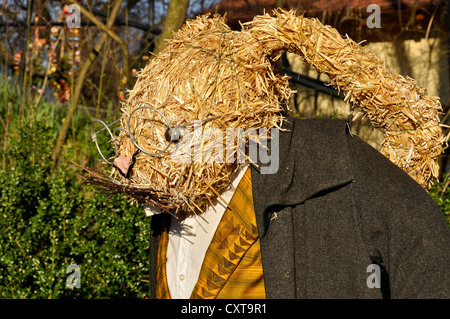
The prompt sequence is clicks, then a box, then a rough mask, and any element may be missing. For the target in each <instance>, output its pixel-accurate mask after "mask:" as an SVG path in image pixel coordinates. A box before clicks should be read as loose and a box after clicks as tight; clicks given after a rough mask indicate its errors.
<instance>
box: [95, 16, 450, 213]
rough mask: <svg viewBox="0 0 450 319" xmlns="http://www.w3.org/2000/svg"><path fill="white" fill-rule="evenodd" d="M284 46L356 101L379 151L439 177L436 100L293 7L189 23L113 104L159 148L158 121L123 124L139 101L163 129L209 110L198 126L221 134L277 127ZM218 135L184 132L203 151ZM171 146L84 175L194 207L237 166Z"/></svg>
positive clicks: (137, 117) (412, 171) (172, 207)
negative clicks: (180, 157)
mask: <svg viewBox="0 0 450 319" xmlns="http://www.w3.org/2000/svg"><path fill="white" fill-rule="evenodd" d="M286 51H290V52H294V53H297V54H299V55H300V56H302V57H303V58H304V59H305V61H306V62H308V63H310V64H311V65H313V66H315V67H316V68H317V69H318V71H319V72H323V73H326V74H328V75H329V76H330V78H331V80H332V83H331V85H333V86H334V87H336V88H337V89H338V90H342V91H343V92H344V93H345V96H346V100H347V101H349V102H350V101H351V102H353V103H354V104H355V105H357V106H358V108H359V109H360V110H361V111H362V113H361V114H360V115H364V116H368V117H369V118H370V120H371V121H372V123H373V125H374V126H375V127H377V128H379V129H380V130H381V131H382V132H383V133H384V136H385V140H384V141H383V143H382V145H381V152H382V153H383V154H385V155H386V156H387V157H388V158H389V159H390V160H391V161H392V162H394V163H395V164H397V165H398V166H399V167H401V168H402V169H404V170H405V171H406V172H407V173H408V174H409V175H410V176H411V177H413V178H414V179H415V180H416V181H417V182H418V183H419V184H421V185H422V186H423V187H425V188H427V187H429V186H430V185H431V184H432V183H433V181H434V179H436V178H437V176H438V164H437V162H436V159H437V157H438V156H439V155H440V154H441V153H442V152H443V149H444V147H445V141H446V138H445V137H444V136H443V134H442V130H441V128H440V126H439V112H440V111H441V105H440V103H439V100H438V98H435V97H430V96H427V95H426V92H425V90H424V89H422V88H420V87H418V85H417V84H416V82H415V81H414V80H413V79H411V78H408V77H403V76H401V75H398V74H394V73H392V72H390V71H389V70H388V69H387V68H386V66H385V64H384V62H383V61H382V60H380V59H379V58H378V57H377V56H375V55H374V54H373V53H372V52H370V51H369V50H367V49H366V48H363V47H362V46H360V45H358V44H357V43H355V42H354V41H352V40H351V39H349V38H343V37H342V36H340V35H339V33H338V31H337V30H336V29H333V28H332V27H330V26H324V25H322V24H321V23H320V21H319V20H317V19H308V18H304V17H302V16H296V14H295V12H293V11H289V12H287V11H275V12H274V15H273V16H270V15H268V14H266V15H262V16H256V17H255V18H254V20H253V21H251V22H248V23H246V24H244V25H243V26H242V30H241V31H240V32H237V31H232V30H230V28H229V27H228V26H227V25H226V23H225V19H224V18H223V17H219V16H214V17H213V18H210V17H209V16H208V15H205V16H200V17H198V18H196V19H194V20H188V21H187V22H186V24H185V25H184V27H183V28H182V29H181V30H179V31H178V32H176V33H175V34H174V35H173V37H172V38H171V39H170V40H169V41H168V44H167V47H166V48H165V49H164V50H163V51H162V52H161V53H160V54H159V55H158V56H155V57H154V58H152V59H151V60H150V62H149V63H148V65H147V66H146V67H145V68H144V69H143V70H141V71H140V72H139V74H138V80H137V82H136V84H135V87H134V88H133V89H132V90H131V91H130V92H129V98H128V99H127V100H126V101H125V102H124V103H123V106H122V112H123V116H122V119H121V127H122V128H125V129H127V128H128V125H129V127H130V131H131V133H132V134H133V136H134V137H135V139H136V142H137V143H138V144H139V145H140V146H141V147H142V148H144V149H146V150H148V151H150V152H157V151H158V150H161V149H163V148H164V145H165V139H164V136H165V135H164V134H165V130H166V126H165V125H164V122H165V119H164V118H163V117H162V116H161V115H160V114H158V113H157V112H154V111H151V110H149V109H141V110H138V111H135V112H134V114H133V116H132V118H131V121H130V123H128V119H129V117H130V114H131V113H132V112H133V111H134V110H136V108H138V107H141V106H151V107H154V108H155V109H157V110H158V111H160V112H161V113H162V114H163V115H164V116H165V118H166V119H167V120H168V121H169V122H170V124H171V125H172V126H180V125H184V124H188V123H192V122H194V121H195V120H204V119H207V118H211V117H213V119H212V120H209V121H205V122H203V123H202V124H201V125H202V128H217V129H220V130H222V131H223V132H225V130H226V129H227V128H242V129H244V130H245V129H249V128H255V129H258V128H267V129H270V128H272V127H277V126H278V125H279V123H280V121H281V120H282V116H281V115H280V114H281V113H280V112H281V111H282V110H283V106H284V105H285V104H286V103H287V101H288V99H289V96H290V93H291V91H290V89H289V82H288V79H289V78H288V77H287V76H284V75H283V74H281V73H279V72H278V70H279V68H278V65H277V63H278V62H277V61H278V60H279V58H280V57H281V55H282V54H283V53H284V52H286ZM360 115H356V116H355V117H356V118H357V117H358V116H360ZM216 116H219V117H216ZM214 117H216V118H214ZM191 129H192V128H191ZM117 142H118V144H119V154H118V155H119V156H131V155H132V154H134V152H135V151H136V147H135V146H134V144H133V143H132V142H131V140H130V137H129V135H128V134H127V132H124V131H122V132H121V134H120V135H119V137H118V138H117ZM225 142H226V141H225V133H224V134H223V139H222V140H217V139H216V140H212V139H211V138H209V139H203V140H202V139H200V142H199V139H198V138H194V135H192V140H191V146H192V149H195V147H201V148H202V149H205V148H208V147H209V148H211V147H214V143H223V144H225ZM196 143H197V144H198V143H200V144H201V145H196ZM174 147H176V144H172V145H171V146H170V147H169V148H168V149H167V151H166V152H164V153H162V154H159V155H154V156H152V155H148V154H145V153H140V154H139V155H138V156H137V157H136V163H135V165H134V168H133V172H132V174H131V178H130V179H125V178H122V177H121V176H120V175H118V174H117V172H116V173H114V177H115V178H117V179H118V180H119V181H120V182H119V183H112V182H108V181H107V178H106V177H105V176H103V177H102V176H101V175H99V174H98V173H93V174H94V175H95V176H97V177H96V178H95V177H92V178H91V179H90V181H91V182H93V183H97V185H100V186H103V187H106V188H109V189H110V190H111V191H113V192H124V193H126V194H128V195H129V196H130V197H132V198H134V199H135V200H138V201H140V202H144V203H150V204H152V205H155V206H158V207H160V208H161V209H163V210H166V211H170V212H175V213H176V212H177V211H179V210H180V209H181V210H183V211H187V212H191V213H199V212H201V211H202V210H203V209H204V208H205V207H206V206H207V205H208V204H209V203H210V202H211V200H212V199H213V198H214V197H216V196H217V194H218V193H219V192H220V191H221V190H223V189H224V188H226V187H227V186H228V185H229V184H230V178H231V175H232V174H233V173H234V172H235V171H236V169H237V167H238V165H237V164H236V163H233V162H232V163H227V162H226V160H225V159H224V162H223V163H219V162H217V161H216V162H214V161H213V162H211V163H207V159H203V160H199V159H197V158H196V156H198V154H196V153H195V152H191V153H190V155H189V156H191V161H190V162H187V163H186V162H185V163H179V162H176V161H173V158H172V151H173V148H174ZM91 172H92V171H91ZM94 175H93V176H94Z"/></svg>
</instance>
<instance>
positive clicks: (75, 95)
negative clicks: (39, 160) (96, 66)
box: [51, 0, 125, 167]
mask: <svg viewBox="0 0 450 319" xmlns="http://www.w3.org/2000/svg"><path fill="white" fill-rule="evenodd" d="M122 1H123V0H116V1H115V2H114V4H113V8H112V10H111V14H110V16H109V19H108V22H107V23H106V27H107V28H109V29H110V28H111V27H112V26H113V25H114V20H115V19H116V17H117V14H118V12H119V9H120V5H121V4H122ZM107 37H108V35H107V34H106V33H103V34H102V35H101V37H100V39H99V40H98V41H97V43H96V44H95V46H94V50H93V52H91V54H90V55H89V57H88V58H87V60H86V61H85V62H84V63H83V66H82V67H81V69H80V73H79V74H78V77H77V81H76V84H75V89H74V92H72V98H71V103H70V106H69V109H68V110H67V114H66V117H65V119H64V122H63V123H62V126H61V129H60V130H59V133H58V137H57V139H56V144H55V148H54V149H53V153H52V158H51V160H52V162H53V167H55V166H56V164H57V162H58V157H59V153H60V152H61V149H62V147H63V145H64V142H65V140H66V136H67V132H68V131H69V126H70V123H71V122H72V117H73V114H74V113H75V110H76V109H77V104H78V100H79V99H80V95H81V89H82V88H83V84H84V79H85V77H86V75H87V73H88V71H89V69H90V67H91V66H92V63H93V62H94V61H95V59H96V57H97V55H98V52H100V50H101V48H102V46H103V44H104V43H105V41H106V38H107ZM124 58H125V57H124Z"/></svg>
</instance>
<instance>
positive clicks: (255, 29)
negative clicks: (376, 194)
mask: <svg viewBox="0 0 450 319" xmlns="http://www.w3.org/2000/svg"><path fill="white" fill-rule="evenodd" d="M244 27H245V28H246V29H247V30H248V31H249V32H250V33H251V34H252V35H253V37H254V38H255V39H256V40H257V41H258V43H260V44H261V45H262V46H263V47H264V48H265V50H267V53H268V54H269V55H271V56H272V57H273V58H278V57H279V56H281V54H282V53H283V52H285V51H290V52H293V53H296V54H298V55H300V56H301V57H303V58H304V60H305V61H306V62H307V63H309V64H311V65H313V66H314V67H316V69H317V70H318V71H319V72H321V73H326V74H328V75H329V76H330V78H331V84H332V85H333V86H334V87H335V88H337V89H338V90H342V91H343V92H344V94H345V100H346V101H350V102H353V103H354V104H355V105H356V106H357V107H359V108H360V109H361V110H362V112H363V113H365V114H367V116H368V117H369V119H370V120H371V122H372V124H373V126H374V127H377V128H379V129H380V130H381V131H382V132H383V134H384V138H385V139H384V141H383V143H382V144H381V146H382V148H381V152H382V153H383V154H384V155H385V156H386V157H388V158H389V159H390V160H391V161H392V162H393V163H395V164H396V165H398V166H399V167H401V168H402V169H403V170H404V171H405V172H407V173H408V174H409V175H410V176H411V177H412V178H414V179H415V180H416V181H417V182H418V183H419V184H421V185H422V186H423V187H424V188H429V187H430V186H431V185H432V184H433V182H434V181H435V180H436V179H437V178H438V176H439V165H438V163H437V157H438V156H439V155H441V154H442V152H443V151H444V149H445V148H446V146H447V145H446V140H447V137H445V136H444V135H443V133H442V129H441V127H440V119H439V112H441V111H442V107H441V104H440V102H439V98H438V97H431V96H427V95H426V90H425V89H423V88H421V87H419V86H418V85H417V83H416V81H415V80H414V79H411V78H409V77H403V76H401V75H399V74H395V73H392V72H391V71H389V70H388V69H387V68H386V66H385V63H384V61H382V60H381V59H380V58H378V57H377V56H376V55H375V54H374V53H372V52H371V51H369V50H368V49H366V48H364V47H362V46H361V45H359V44H357V43H355V42H354V41H353V40H352V39H350V38H348V37H345V38H344V37H342V36H341V35H340V34H339V32H338V31H337V30H336V29H334V28H332V27H330V26H325V25H323V24H322V23H321V22H320V21H319V20H317V19H309V18H305V17H303V16H296V14H295V12H294V11H289V12H288V11H284V10H280V11H274V16H269V15H268V14H266V15H263V16H257V17H255V18H254V20H253V21H251V22H248V23H246V24H244ZM358 115H359V114H357V115H356V116H355V117H354V118H356V117H358Z"/></svg>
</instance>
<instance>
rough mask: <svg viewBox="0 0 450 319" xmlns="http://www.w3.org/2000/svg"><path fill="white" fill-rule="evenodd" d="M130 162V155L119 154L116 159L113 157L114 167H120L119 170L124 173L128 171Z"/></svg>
mask: <svg viewBox="0 0 450 319" xmlns="http://www.w3.org/2000/svg"><path fill="white" fill-rule="evenodd" d="M130 163H131V157H130V156H119V157H117V158H116V159H114V165H116V167H117V168H118V169H120V171H121V172H122V173H123V174H124V175H126V174H127V172H128V168H129V167H130Z"/></svg>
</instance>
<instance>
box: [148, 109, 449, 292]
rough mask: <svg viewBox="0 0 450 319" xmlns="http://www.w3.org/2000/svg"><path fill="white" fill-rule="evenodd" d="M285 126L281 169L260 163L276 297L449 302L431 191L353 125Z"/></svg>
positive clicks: (257, 196)
mask: <svg viewBox="0 0 450 319" xmlns="http://www.w3.org/2000/svg"><path fill="white" fill-rule="evenodd" d="M283 128H287V129H288V131H283V132H280V139H279V141H280V144H279V154H280V159H279V169H278V171H277V172H276V173H275V174H260V173H259V170H258V169H257V168H256V167H252V187H253V197H254V206H255V213H256V218H257V223H258V231H259V233H260V237H261V256H262V262H263V270H264V282H265V287H266V296H267V298H449V297H450V228H449V227H448V226H447V223H446V222H445V219H444V216H443V214H442V212H441V211H440V209H439V207H438V206H437V205H436V204H435V202H434V201H433V200H432V198H431V197H430V196H429V195H428V194H427V192H426V191H425V190H423V189H422V187H421V186H420V185H419V184H417V183H416V182H415V181H414V180H413V179H412V178H410V177H409V176H408V175H407V174H406V173H404V172H403V171H402V170H401V169H400V168H398V167H397V166H396V165H394V164H393V163H391V162H390V161H389V160H388V159H386V158H385V157H384V156H383V155H382V154H380V153H379V152H378V151H377V150H375V149H374V148H372V147H371V146H369V145H368V144H366V143H365V142H363V141H361V140H360V139H359V138H358V137H356V136H352V135H350V134H349V133H348V129H347V124H346V122H345V121H341V120H326V119H307V120H301V119H293V118H290V119H289V123H285V124H283ZM162 218H163V216H155V217H153V220H152V234H153V235H152V245H151V248H150V249H151V254H152V258H151V260H152V262H151V281H150V290H151V293H150V295H151V297H153V298H154V297H155V289H154V288H155V285H156V256H157V247H158V246H157V243H158V240H159V232H160V224H161V223H160V221H161V219H162ZM373 264H376V265H378V267H377V266H375V267H374V266H371V265H373ZM377 268H378V269H379V270H380V272H381V277H380V278H378V280H376V279H374V277H375V275H374V274H375V272H374V271H375V270H374V269H377ZM368 282H369V283H368ZM374 283H379V284H380V285H381V287H380V288H377V285H375V287H374Z"/></svg>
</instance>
